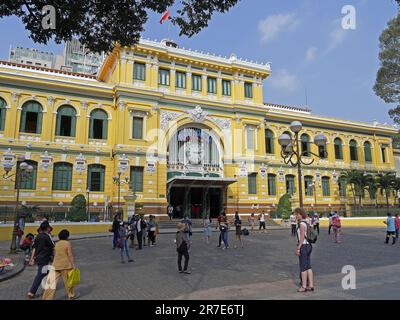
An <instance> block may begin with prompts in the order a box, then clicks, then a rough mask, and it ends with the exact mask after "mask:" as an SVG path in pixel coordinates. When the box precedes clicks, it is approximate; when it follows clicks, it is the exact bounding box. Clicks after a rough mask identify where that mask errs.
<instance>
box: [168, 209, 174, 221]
mask: <svg viewBox="0 0 400 320" xmlns="http://www.w3.org/2000/svg"><path fill="white" fill-rule="evenodd" d="M167 210H168V217H169V221H171V220H172V217H173V215H174V207H173V206H171V205H169V206H168V209H167Z"/></svg>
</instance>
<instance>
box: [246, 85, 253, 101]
mask: <svg viewBox="0 0 400 320" xmlns="http://www.w3.org/2000/svg"><path fill="white" fill-rule="evenodd" d="M244 96H245V97H246V98H249V99H251V98H253V85H252V84H251V83H248V82H245V83H244Z"/></svg>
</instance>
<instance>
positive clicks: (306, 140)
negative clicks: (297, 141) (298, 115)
mask: <svg viewBox="0 0 400 320" xmlns="http://www.w3.org/2000/svg"><path fill="white" fill-rule="evenodd" d="M310 151H311V150H310V136H309V135H308V134H305V133H304V134H302V135H301V152H302V154H303V155H304V156H306V157H309V156H311V154H310Z"/></svg>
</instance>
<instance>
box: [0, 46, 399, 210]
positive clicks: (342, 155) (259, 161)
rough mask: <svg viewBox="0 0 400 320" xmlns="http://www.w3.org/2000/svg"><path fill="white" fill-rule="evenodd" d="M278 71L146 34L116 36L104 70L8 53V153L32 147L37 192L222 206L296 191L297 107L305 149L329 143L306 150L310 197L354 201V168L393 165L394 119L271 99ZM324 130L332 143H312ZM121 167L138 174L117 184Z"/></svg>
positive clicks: (11, 197) (272, 199)
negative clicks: (289, 145)
mask: <svg viewBox="0 0 400 320" xmlns="http://www.w3.org/2000/svg"><path fill="white" fill-rule="evenodd" d="M270 74H271V68H270V65H269V64H261V63H254V62H248V61H244V60H241V59H238V58H237V57H236V56H235V55H231V57H229V58H224V57H220V56H215V55H211V54H205V53H200V52H197V51H192V50H187V49H183V48H179V47H177V46H174V45H169V44H168V43H166V42H153V41H148V40H141V41H140V43H139V44H138V45H136V46H135V47H132V48H120V47H116V48H115V49H114V50H113V52H112V53H111V54H109V55H108V56H107V58H106V59H105V61H104V63H103V65H102V67H101V69H100V71H99V73H98V75H97V76H90V75H84V74H78V73H73V72H66V71H60V70H53V71H49V70H48V69H43V68H40V67H32V66H23V65H15V64H12V63H7V62H0V112H1V113H0V155H1V156H2V162H3V164H4V163H5V162H9V163H12V164H15V162H16V161H17V159H18V156H24V157H25V159H26V161H28V162H29V164H31V165H32V166H33V168H34V174H33V175H32V176H31V178H30V179H29V181H24V182H22V183H21V185H20V187H21V195H20V196H21V201H24V202H25V203H27V204H37V205H39V207H52V206H55V207H56V206H58V205H59V204H60V203H61V204H63V205H64V206H68V205H69V204H70V202H71V200H72V198H73V197H74V196H75V195H78V194H83V195H84V196H85V197H87V196H89V202H90V206H91V208H97V209H99V208H104V209H106V208H108V207H109V206H110V205H112V206H113V207H114V208H115V207H116V206H117V205H118V201H119V202H120V203H121V205H124V204H125V205H126V211H127V212H129V213H132V211H133V208H132V198H135V199H136V200H135V201H134V206H136V207H140V208H141V211H142V212H144V213H153V214H159V215H166V213H167V205H168V204H171V205H173V206H174V208H175V209H176V208H178V212H177V214H178V215H183V214H189V215H192V216H201V215H202V214H210V215H211V216H214V217H215V216H216V215H218V213H219V212H221V211H222V210H226V211H227V212H228V213H229V214H231V213H233V212H234V211H236V210H238V211H239V212H241V213H250V212H259V211H260V210H265V209H269V210H272V211H274V210H275V208H276V207H277V205H278V201H279V199H280V197H281V196H282V195H283V194H285V193H289V194H292V195H293V196H292V199H293V205H296V199H297V198H298V194H297V192H298V182H297V180H298V179H297V171H296V168H292V167H289V166H287V165H285V164H284V162H283V159H282V157H281V154H280V146H279V144H278V137H279V136H280V134H282V133H284V132H287V131H288V128H289V125H290V123H291V122H292V121H294V120H299V121H301V122H302V123H303V130H302V132H301V143H300V144H301V146H302V148H303V151H304V152H306V153H307V152H312V153H316V154H318V153H320V155H321V156H322V158H321V159H320V158H317V157H315V156H313V155H312V154H311V153H310V154H309V159H310V160H311V159H312V158H314V160H315V161H314V163H313V164H312V165H310V166H304V167H303V177H302V184H303V186H304V187H303V196H304V204H305V207H307V208H314V209H317V210H331V209H343V208H345V207H346V206H349V205H351V204H352V201H353V200H352V199H353V197H352V196H351V194H350V192H349V190H346V186H345V185H344V184H343V183H341V181H340V179H339V175H340V173H341V172H342V171H344V170H350V169H358V170H362V171H365V172H368V173H369V172H371V173H373V172H389V171H390V172H391V171H394V170H395V169H394V158H393V149H392V143H391V142H392V136H393V135H394V134H395V133H397V130H396V129H395V128H393V127H391V126H387V125H380V124H377V123H374V124H368V123H361V122H353V121H346V120H340V119H334V118H328V117H322V116H316V115H313V114H312V113H311V111H310V110H307V109H302V108H297V107H288V106H282V105H275V104H266V103H264V102H263V80H265V79H266V78H267V77H268V76H269V75H270ZM319 133H323V134H324V135H325V136H326V137H327V139H328V142H327V145H326V150H325V151H326V153H325V152H323V151H324V150H320V149H318V148H317V146H316V145H314V144H313V143H312V142H313V138H314V137H315V136H316V135H317V134H319ZM1 170H3V168H1ZM13 170H14V171H15V166H14V168H13ZM118 174H120V177H121V179H123V180H124V181H127V182H128V183H126V184H123V185H121V187H120V189H119V190H118V186H117V185H116V184H115V183H114V180H115V179H114V178H115V177H116V176H118ZM0 184H1V185H0V199H1V200H0V205H1V206H12V205H13V204H14V203H15V195H16V191H15V183H14V182H12V181H11V180H4V179H3V180H0ZM87 191H89V194H87ZM118 191H120V197H118V194H119V192H118ZM132 193H134V195H135V196H134V197H132V196H131V197H129V195H132ZM378 197H380V195H378ZM378 200H379V199H378ZM382 201H383V200H382ZM364 202H365V203H366V204H368V203H370V204H372V203H375V200H374V199H368V197H367V199H366V200H365V201H364ZM382 203H383V202H382Z"/></svg>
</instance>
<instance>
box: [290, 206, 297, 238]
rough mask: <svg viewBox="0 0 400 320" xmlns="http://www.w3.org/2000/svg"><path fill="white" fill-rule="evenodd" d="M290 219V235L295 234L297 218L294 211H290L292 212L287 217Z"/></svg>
mask: <svg viewBox="0 0 400 320" xmlns="http://www.w3.org/2000/svg"><path fill="white" fill-rule="evenodd" d="M289 219H290V225H291V227H292V236H295V235H296V226H297V220H296V215H295V214H294V212H292V214H291V215H290V217H289Z"/></svg>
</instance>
